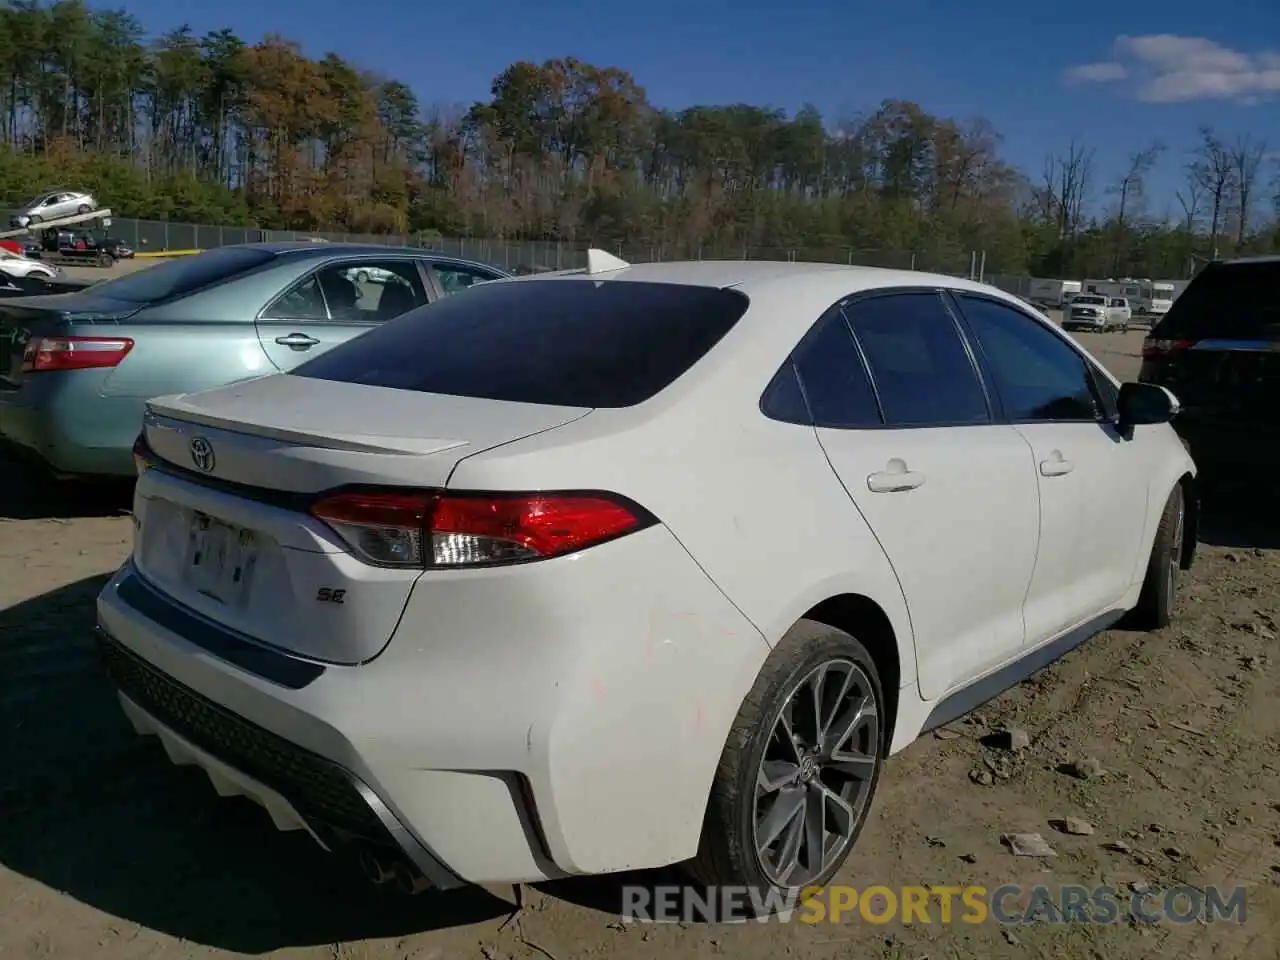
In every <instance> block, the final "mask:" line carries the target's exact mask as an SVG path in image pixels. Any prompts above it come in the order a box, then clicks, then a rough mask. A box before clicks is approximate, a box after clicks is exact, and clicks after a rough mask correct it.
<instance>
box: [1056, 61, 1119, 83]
mask: <svg viewBox="0 0 1280 960" xmlns="http://www.w3.org/2000/svg"><path fill="white" fill-rule="evenodd" d="M1128 75H1129V71H1128V70H1126V69H1125V66H1124V64H1123V63H1116V62H1115V61H1112V60H1104V61H1102V62H1100V63H1082V64H1081V65H1080V66H1078V67H1072V68H1071V69H1070V70H1068V71H1067V72H1066V74H1065V76H1066V79H1067V82H1068V83H1111V82H1113V81H1116V80H1123V79H1124V78H1125V77H1127V76H1128Z"/></svg>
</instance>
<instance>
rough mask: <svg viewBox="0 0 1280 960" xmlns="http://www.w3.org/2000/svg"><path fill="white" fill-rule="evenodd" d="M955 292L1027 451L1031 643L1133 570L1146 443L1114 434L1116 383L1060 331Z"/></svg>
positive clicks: (1082, 611)
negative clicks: (1033, 506) (1036, 544)
mask: <svg viewBox="0 0 1280 960" xmlns="http://www.w3.org/2000/svg"><path fill="white" fill-rule="evenodd" d="M955 299H956V302H957V304H958V306H959V309H960V312H961V313H962V315H963V317H964V320H965V323H966V325H967V326H968V328H969V330H970V332H971V335H972V338H973V341H974V343H975V344H976V345H977V347H978V349H979V351H980V353H981V357H982V362H983V364H984V366H985V369H986V371H987V374H988V379H989V381H990V382H991V384H992V385H993V386H994V388H995V393H996V395H997V397H998V398H999V402H1000V405H1001V408H1002V410H1003V413H1004V416H1005V417H1006V418H1007V419H1008V420H1009V422H1010V423H1011V424H1013V426H1014V428H1015V429H1016V430H1017V431H1018V433H1019V434H1021V435H1022V436H1023V437H1024V438H1025V439H1026V441H1027V443H1028V444H1029V445H1030V447H1031V450H1032V452H1033V455H1034V458H1035V464H1036V471H1037V479H1038V483H1039V486H1040V548H1039V552H1038V553H1037V555H1036V563H1035V574H1034V576H1033V577H1032V580H1031V586H1030V589H1029V591H1028V593H1027V604H1026V621H1027V635H1028V643H1030V644H1032V645H1035V644H1038V643H1040V642H1043V641H1045V640H1049V639H1051V638H1053V637H1055V636H1057V635H1058V634H1060V633H1062V632H1063V631H1065V630H1068V629H1070V628H1071V627H1074V626H1076V625H1079V624H1082V623H1084V622H1086V621H1088V620H1090V619H1091V618H1093V617H1095V616H1098V615H1099V614H1102V613H1104V612H1106V611H1108V610H1110V609H1112V608H1113V606H1114V605H1115V603H1116V602H1117V601H1118V600H1120V598H1121V597H1122V596H1123V595H1124V594H1125V593H1126V592H1127V591H1128V590H1129V588H1130V586H1131V585H1132V583H1133V580H1134V576H1135V571H1139V570H1140V569H1141V564H1140V563H1139V560H1140V559H1141V558H1140V556H1139V554H1140V552H1141V550H1142V540H1143V531H1144V528H1145V524H1146V520H1147V517H1146V513H1147V505H1148V496H1149V487H1150V484H1151V477H1150V475H1149V471H1148V470H1147V469H1146V466H1145V456H1144V449H1145V445H1144V444H1140V443H1132V442H1127V441H1125V440H1124V438H1122V437H1121V436H1120V434H1119V432H1118V431H1117V430H1116V428H1115V424H1114V419H1115V414H1116V410H1115V403H1116V394H1117V391H1116V389H1115V385H1114V384H1113V383H1112V381H1111V380H1110V379H1109V378H1108V377H1107V376H1106V375H1105V374H1103V373H1102V372H1101V371H1099V370H1098V369H1097V368H1096V367H1095V366H1094V365H1093V364H1092V363H1091V362H1090V361H1089V360H1088V358H1086V357H1085V356H1084V354H1082V353H1081V352H1080V351H1079V350H1078V349H1076V347H1075V346H1074V345H1073V344H1071V343H1070V342H1069V341H1068V340H1067V339H1066V338H1065V337H1063V336H1061V335H1060V334H1058V332H1057V331H1055V330H1053V329H1051V328H1050V327H1049V326H1047V325H1046V324H1044V323H1042V322H1041V321H1040V320H1038V319H1037V318H1035V317H1034V316H1032V315H1030V314H1028V313H1026V312H1024V311H1022V310H1019V309H1018V308H1017V307H1015V306H1014V305H1012V304H1010V303H1007V302H1004V301H1002V300H997V299H994V298H990V297H985V296H982V295H979V294H972V293H963V292H957V293H956V294H955ZM1139 575H1140V574H1139Z"/></svg>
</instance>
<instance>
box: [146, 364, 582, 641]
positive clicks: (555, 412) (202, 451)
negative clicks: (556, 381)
mask: <svg viewBox="0 0 1280 960" xmlns="http://www.w3.org/2000/svg"><path fill="white" fill-rule="evenodd" d="M589 412H590V411H589V410H587V409H583V408H575V407H553V406H545V405H538V404H521V403H504V402H501V401H494V400H483V399H475V398H468V397H452V396H442V395H437V394H425V393H417V392H413V391H407V390H394V389H389V388H383V387H371V386H365V385H360V384H350V383H342V382H336V381H330V380H318V379H309V378H303V377H295V376H291V375H289V374H274V375H271V376H268V377H263V378H260V379H257V380H250V381H245V382H242V383H238V384H233V385H231V386H228V387H222V388H219V389H216V390H211V391H207V392H203V393H199V394H191V395H178V396H172V397H162V398H158V399H156V400H152V401H151V402H150V403H148V409H147V414H146V417H145V424H144V435H145V438H146V441H147V444H148V446H149V447H150V448H151V451H152V453H153V454H154V455H155V457H156V458H157V460H158V461H159V462H160V463H161V466H162V467H163V464H164V462H168V463H170V464H172V465H174V466H176V467H178V468H180V470H179V471H172V470H164V469H160V470H146V471H144V472H143V474H142V476H141V477H140V478H139V482H138V487H137V492H136V494H135V503H134V511H135V516H136V517H137V519H138V527H137V534H136V538H135V544H134V563H135V565H136V566H137V568H138V570H139V572H140V573H141V574H142V575H143V577H144V578H145V579H146V580H148V581H149V582H150V583H151V584H152V585H153V586H155V587H157V588H158V589H159V590H160V591H161V592H163V593H164V594H167V595H168V596H170V597H172V598H173V599H174V600H176V601H178V602H179V603H180V604H182V605H184V606H186V607H189V608H191V609H193V610H195V611H196V612H197V613H200V614H203V615H204V616H206V617H207V618H209V619H211V620H213V621H215V622H216V623H218V624H221V625H223V626H224V627H226V628H228V629H230V630H232V631H234V632H236V633H239V634H242V635H244V636H247V637H249V638H251V639H253V640H256V641H258V642H260V643H262V644H265V645H268V646H273V647H277V648H280V649H282V650H286V651H289V652H291V653H294V654H298V655H301V656H304V657H307V658H310V659H314V660H319V661H323V662H328V663H342V664H356V663H362V662H365V661H367V660H369V659H371V658H372V657H375V656H377V654H378V653H380V652H381V651H382V649H383V648H384V647H385V646H386V644H387V642H388V641H389V640H390V638H391V635H392V633H393V631H394V630H395V627H396V624H397V623H398V622H399V619H400V615H401V613H402V612H403V610H404V605H405V603H406V602H407V601H408V598H409V594H410V591H411V589H412V587H413V584H414V582H415V581H416V580H417V578H418V577H419V576H421V573H422V571H421V570H412V569H390V568H381V567H374V566H371V565H369V564H366V563H363V562H362V561H360V560H358V559H356V557H354V556H352V555H351V553H350V552H349V550H348V549H347V548H346V545H345V544H344V543H343V541H342V540H341V539H340V538H339V537H338V536H337V535H336V534H334V533H333V532H332V530H330V529H329V527H328V526H327V525H326V524H324V523H323V522H322V521H319V520H316V519H315V518H313V517H311V516H310V515H309V514H308V513H307V512H306V506H307V504H308V503H309V501H310V500H311V499H312V497H313V495H314V494H316V493H318V492H320V491H324V490H330V489H334V488H338V487H343V486H348V485H352V484H373V485H380V486H412V487H443V486H445V485H446V484H447V482H448V479H449V476H450V474H451V473H452V472H453V468H454V466H455V465H456V464H457V463H458V461H459V460H461V459H462V458H463V457H466V456H470V455H471V454H473V453H478V452H480V451H482V450H486V449H490V448H492V447H495V446H498V445H501V444H504V443H509V442H512V441H514V440H518V439H521V438H522V437H527V436H530V435H532V434H535V433H540V432H543V431H545V430H550V429H554V428H556V427H558V426H561V425H563V424H565V423H569V422H571V421H573V420H576V419H579V418H581V417H583V416H586V415H587V414H588V413H589ZM338 591H341V593H338ZM335 595H336V596H337V597H338V599H337V600H334V599H333V598H334V597H335Z"/></svg>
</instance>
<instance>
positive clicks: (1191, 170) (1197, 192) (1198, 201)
mask: <svg viewBox="0 0 1280 960" xmlns="http://www.w3.org/2000/svg"><path fill="white" fill-rule="evenodd" d="M1174 198H1175V199H1177V201H1178V205H1179V206H1180V207H1182V227H1183V229H1184V230H1186V231H1187V233H1194V232H1195V229H1196V221H1198V220H1199V219H1200V208H1201V206H1202V205H1203V203H1204V183H1203V182H1202V181H1201V178H1200V175H1199V171H1198V170H1197V169H1196V167H1195V165H1194V164H1192V165H1191V166H1189V167H1188V168H1187V182H1186V184H1185V185H1184V186H1183V187H1182V189H1180V190H1178V191H1177V192H1175V193H1174Z"/></svg>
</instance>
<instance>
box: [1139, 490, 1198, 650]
mask: <svg viewBox="0 0 1280 960" xmlns="http://www.w3.org/2000/svg"><path fill="white" fill-rule="evenodd" d="M1185 530H1186V501H1185V498H1184V496H1183V492H1182V484H1180V483H1179V484H1176V485H1175V486H1174V488H1173V490H1172V492H1170V494H1169V499H1168V500H1167V501H1165V505H1164V512H1163V513H1162V514H1161V515H1160V525H1159V526H1158V527H1157V528H1156V538H1155V542H1154V543H1153V544H1152V546H1151V559H1150V560H1149V561H1147V576H1146V579H1145V580H1143V582H1142V593H1141V594H1140V595H1139V596H1138V604H1137V606H1135V607H1134V608H1133V610H1131V611H1130V613H1129V616H1128V617H1127V618H1126V619H1127V621H1128V624H1127V625H1129V626H1132V627H1133V628H1134V629H1135V630H1159V629H1161V628H1162V627H1167V626H1168V625H1169V623H1170V621H1172V620H1173V608H1174V606H1175V605H1176V603H1177V599H1178V572H1179V571H1180V570H1181V563H1182V537H1183V533H1184V532H1185Z"/></svg>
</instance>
